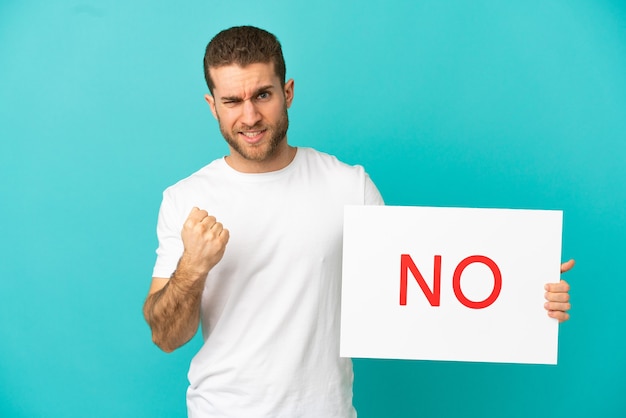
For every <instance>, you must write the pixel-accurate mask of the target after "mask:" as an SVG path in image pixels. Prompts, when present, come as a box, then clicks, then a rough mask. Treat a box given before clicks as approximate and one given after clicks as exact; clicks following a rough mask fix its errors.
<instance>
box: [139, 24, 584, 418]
mask: <svg viewBox="0 0 626 418" xmlns="http://www.w3.org/2000/svg"><path fill="white" fill-rule="evenodd" d="M204 68H205V70H204V71H205V77H206V81H207V84H208V87H209V91H210V93H211V94H210V95H207V96H206V101H207V103H208V104H209V107H210V109H211V112H212V113H213V116H214V117H215V118H216V119H217V120H218V122H219V126H220V130H221V132H222V135H223V136H224V138H225V139H226V141H227V142H228V146H229V148H230V154H229V155H228V156H226V157H224V158H221V159H218V160H215V161H213V162H212V163H210V164H209V165H207V166H206V167H204V168H202V169H201V170H199V171H198V172H196V173H194V174H193V175H191V176H190V177H188V178H186V179H184V180H182V181H180V182H178V183H177V184H175V185H174V186H172V187H170V188H168V189H167V190H166V191H165V192H164V194H163V202H162V205H161V209H160V212H159V220H158V226H157V233H158V237H159V247H158V250H157V261H156V265H155V267H154V274H153V280H152V284H151V286H150V290H149V294H148V297H147V299H146V302H145V305H144V315H145V317H146V320H147V322H148V323H149V325H150V327H151V329H152V335H153V340H154V342H155V343H156V344H157V345H158V346H159V347H160V348H162V349H163V350H164V351H166V352H171V351H173V350H175V349H176V348H178V347H180V346H181V345H183V344H185V343H186V342H187V341H189V340H190V339H191V338H192V337H193V336H194V334H195V333H196V331H197V328H198V325H199V324H201V328H202V334H203V337H204V344H203V346H202V348H201V349H200V351H199V352H198V353H197V355H196V356H195V357H194V358H193V360H192V362H191V366H190V370H189V382H190V385H189V388H188V392H187V406H188V413H189V416H190V417H290V418H293V417H314V418H319V417H325V418H332V417H337V418H339V417H341V418H345V417H354V416H356V412H355V410H354V408H353V406H352V379H353V374H352V362H351V360H350V359H344V358H340V357H339V312H340V311H339V306H340V289H341V276H340V275H341V245H342V223H343V208H344V206H345V205H347V204H360V205H364V204H365V205H372V204H374V205H377V204H383V200H382V198H381V196H380V193H379V192H378V190H377V189H376V186H375V185H374V184H373V183H372V181H371V180H370V178H369V176H368V175H367V174H366V173H365V172H364V170H363V168H362V167H360V166H348V165H346V164H343V163H341V162H339V161H338V160H337V159H336V158H335V157H332V156H329V155H327V154H323V153H320V152H317V151H315V150H313V149H310V148H294V147H292V146H290V145H289V144H288V142H287V128H288V125H289V122H288V116H287V109H288V108H289V107H290V106H291V103H292V101H293V97H294V81H293V80H288V81H285V63H284V59H283V55H282V51H281V47H280V44H279V42H278V40H277V39H276V38H275V37H274V35H272V34H270V33H268V32H266V31H263V30H261V29H258V28H254V27H235V28H231V29H228V30H225V31H222V32H220V33H219V34H218V35H216V36H215V38H213V40H211V42H210V43H209V45H208V46H207V49H206V54H205V57H204ZM224 225H225V226H227V227H228V229H226V228H225V227H224ZM572 265H573V261H570V262H568V263H566V264H564V265H563V266H562V270H563V271H566V270H568V269H569V268H571V267H572ZM546 290H547V292H546V299H547V300H548V302H547V303H546V309H547V310H548V314H549V315H550V316H552V317H554V318H556V319H559V320H560V321H563V320H567V319H568V314H567V312H566V311H567V310H568V309H569V303H568V300H569V294H568V293H567V292H568V285H567V283H565V282H563V281H562V282H561V283H557V284H551V285H546Z"/></svg>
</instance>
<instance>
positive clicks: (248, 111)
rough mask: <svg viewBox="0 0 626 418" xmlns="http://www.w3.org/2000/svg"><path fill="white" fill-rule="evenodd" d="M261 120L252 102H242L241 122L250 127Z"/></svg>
mask: <svg viewBox="0 0 626 418" xmlns="http://www.w3.org/2000/svg"><path fill="white" fill-rule="evenodd" d="M261 119H262V116H261V114H260V113H259V111H258V109H257V107H256V105H255V104H254V103H253V102H252V100H244V102H243V106H242V115H241V122H242V123H244V124H246V125H248V126H250V127H252V126H254V125H256V124H257V123H258V122H259V121H260V120H261Z"/></svg>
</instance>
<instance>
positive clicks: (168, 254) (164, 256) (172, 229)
mask: <svg viewBox="0 0 626 418" xmlns="http://www.w3.org/2000/svg"><path fill="white" fill-rule="evenodd" d="M182 222H184V219H182V218H181V215H180V214H179V213H178V211H177V210H176V206H175V202H174V199H173V197H172V196H171V194H170V192H169V189H168V190H165V192H163V200H162V201H161V207H160V209H159V218H158V221H157V238H158V240H159V246H158V248H157V250H156V254H157V258H156V263H155V265H154V269H153V272H152V277H160V278H169V277H171V275H172V273H174V270H176V265H177V264H178V260H179V259H180V256H181V255H182V253H183V242H182V239H181V237H180V231H181V229H182Z"/></svg>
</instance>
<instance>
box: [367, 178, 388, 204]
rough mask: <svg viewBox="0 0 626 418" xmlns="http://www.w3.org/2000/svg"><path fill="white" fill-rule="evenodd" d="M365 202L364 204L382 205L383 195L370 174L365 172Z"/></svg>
mask: <svg viewBox="0 0 626 418" xmlns="http://www.w3.org/2000/svg"><path fill="white" fill-rule="evenodd" d="M365 204H366V205H384V204H385V202H384V201H383V197H382V195H381V194H380V192H379V191H378V188H377V187H376V185H375V184H374V182H373V181H372V179H371V178H370V176H369V175H368V174H367V173H365Z"/></svg>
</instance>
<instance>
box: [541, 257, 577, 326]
mask: <svg viewBox="0 0 626 418" xmlns="http://www.w3.org/2000/svg"><path fill="white" fill-rule="evenodd" d="M572 267H574V260H569V261H568V262H566V263H563V264H561V273H565V272H566V271H569V270H571V268H572ZM545 289H546V294H545V298H546V300H547V302H546V304H545V305H544V307H545V308H546V310H547V311H548V316H550V317H551V318H555V319H558V320H559V322H565V321H567V320H568V319H569V314H568V313H567V311H569V310H570V308H571V307H572V305H571V304H570V303H569V284H568V283H567V282H566V281H565V280H561V281H560V282H559V283H548V284H546V285H545Z"/></svg>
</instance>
